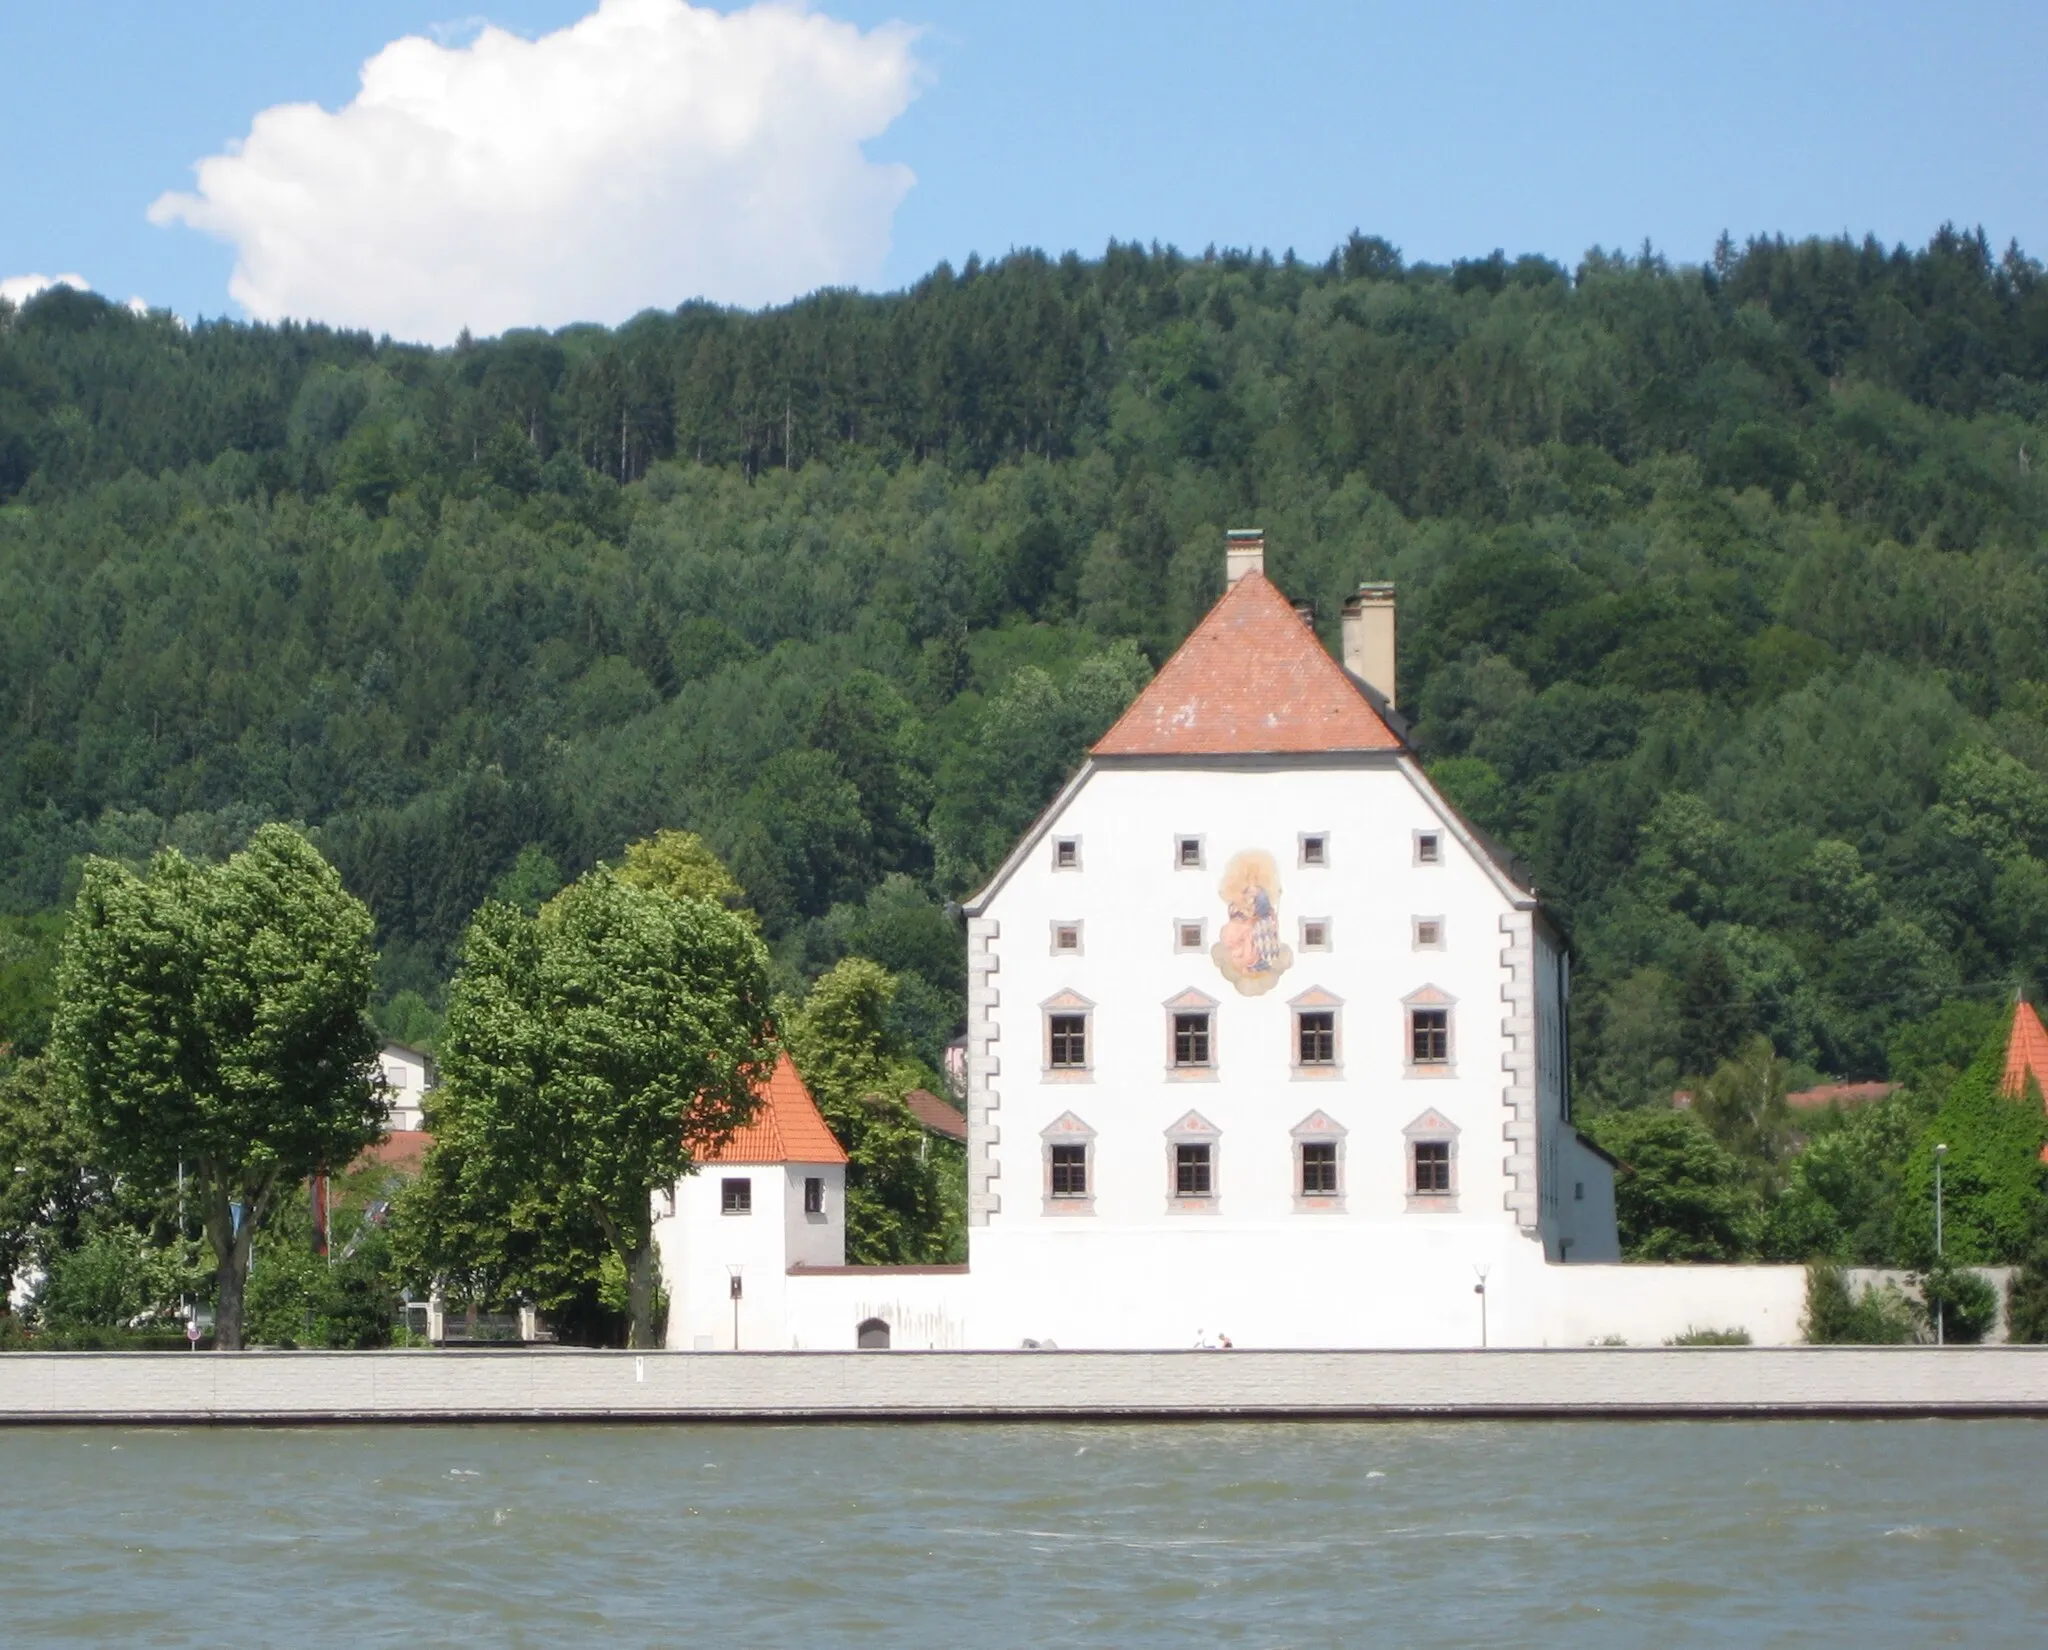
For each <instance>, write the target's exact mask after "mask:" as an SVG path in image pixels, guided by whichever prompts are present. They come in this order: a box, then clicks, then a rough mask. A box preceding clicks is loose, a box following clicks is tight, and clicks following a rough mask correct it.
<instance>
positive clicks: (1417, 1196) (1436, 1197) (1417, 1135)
mask: <svg viewBox="0 0 2048 1650" xmlns="http://www.w3.org/2000/svg"><path fill="white" fill-rule="evenodd" d="M1458 1134H1459V1129H1458V1125H1457V1124H1455V1123H1453V1122H1452V1121H1451V1120H1450V1119H1449V1118H1448V1117H1446V1116H1444V1114H1443V1113H1442V1112H1440V1111H1438V1110H1437V1109H1436V1108H1435V1107H1434V1106H1432V1107H1431V1108H1430V1109H1429V1110H1428V1111H1426V1112H1424V1113H1423V1114H1422V1115H1421V1116H1420V1117H1418V1118H1416V1119H1415V1121H1414V1122H1412V1123H1410V1124H1409V1125H1408V1126H1407V1127H1406V1128H1405V1129H1403V1130H1402V1131H1401V1177H1402V1191H1403V1192H1404V1193H1405V1194H1406V1197H1407V1207H1408V1213H1410V1214H1411V1215H1454V1214H1456V1213H1457V1212H1458V1180H1459V1175H1458ZM1422 1145H1431V1146H1438V1145H1440V1146H1443V1147H1444V1148H1445V1156H1446V1158H1447V1159H1448V1161H1449V1165H1450V1181H1451V1185H1450V1190H1448V1191H1443V1192H1422V1191H1417V1190H1416V1177H1415V1148H1416V1147H1417V1146H1422Z"/></svg>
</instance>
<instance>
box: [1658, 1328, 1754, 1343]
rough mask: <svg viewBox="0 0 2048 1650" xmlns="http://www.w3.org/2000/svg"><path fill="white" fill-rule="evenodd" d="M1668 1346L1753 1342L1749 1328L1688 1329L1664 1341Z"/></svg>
mask: <svg viewBox="0 0 2048 1650" xmlns="http://www.w3.org/2000/svg"><path fill="white" fill-rule="evenodd" d="M1664 1344H1665V1345H1666V1346H1749V1345H1751V1344H1753V1343H1752V1342H1751V1340H1750V1338H1749V1331H1748V1330H1747V1329H1688V1330H1687V1331H1686V1332H1685V1333H1684V1334H1683V1335H1673V1336H1672V1337H1671V1339H1670V1340H1668V1341H1666V1342H1665V1343H1664Z"/></svg>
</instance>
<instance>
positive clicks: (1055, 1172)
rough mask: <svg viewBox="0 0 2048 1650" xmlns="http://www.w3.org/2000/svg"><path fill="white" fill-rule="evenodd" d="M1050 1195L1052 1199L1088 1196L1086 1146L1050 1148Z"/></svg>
mask: <svg viewBox="0 0 2048 1650" xmlns="http://www.w3.org/2000/svg"><path fill="white" fill-rule="evenodd" d="M1052 1195H1053V1196H1054V1197H1086V1196H1087V1195H1088V1148H1087V1147H1086V1146H1054V1147H1053V1148H1052Z"/></svg>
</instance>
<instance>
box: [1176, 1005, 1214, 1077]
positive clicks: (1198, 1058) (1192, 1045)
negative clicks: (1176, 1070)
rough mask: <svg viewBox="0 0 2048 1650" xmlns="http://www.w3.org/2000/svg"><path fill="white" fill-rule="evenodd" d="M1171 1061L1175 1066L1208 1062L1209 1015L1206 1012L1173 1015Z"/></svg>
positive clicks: (1203, 1064)
mask: <svg viewBox="0 0 2048 1650" xmlns="http://www.w3.org/2000/svg"><path fill="white" fill-rule="evenodd" d="M1173 1063H1174V1064H1175V1065H1177V1066H1206V1065H1207V1064H1208V1063H1209V1016H1208V1015H1207V1014H1206V1013H1198V1014H1176V1015H1175V1016H1174V1017H1173Z"/></svg>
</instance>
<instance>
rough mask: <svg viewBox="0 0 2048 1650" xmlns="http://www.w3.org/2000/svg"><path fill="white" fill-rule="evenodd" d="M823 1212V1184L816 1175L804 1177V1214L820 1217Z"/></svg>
mask: <svg viewBox="0 0 2048 1650" xmlns="http://www.w3.org/2000/svg"><path fill="white" fill-rule="evenodd" d="M824 1212H825V1182H824V1180H823V1179H822V1178H821V1177H819V1176H818V1175H814V1174H812V1175H805V1176H804V1213H805V1214H807V1215H822V1214H823V1213H824Z"/></svg>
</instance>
